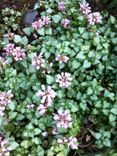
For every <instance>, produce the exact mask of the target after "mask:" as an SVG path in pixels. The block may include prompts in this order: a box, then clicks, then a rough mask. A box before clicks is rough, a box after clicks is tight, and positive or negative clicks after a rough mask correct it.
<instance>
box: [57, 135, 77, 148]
mask: <svg viewBox="0 0 117 156" xmlns="http://www.w3.org/2000/svg"><path fill="white" fill-rule="evenodd" d="M57 143H58V144H67V146H68V147H69V148H71V149H78V140H77V138H75V137H70V138H65V137H64V138H63V139H58V140H57Z"/></svg>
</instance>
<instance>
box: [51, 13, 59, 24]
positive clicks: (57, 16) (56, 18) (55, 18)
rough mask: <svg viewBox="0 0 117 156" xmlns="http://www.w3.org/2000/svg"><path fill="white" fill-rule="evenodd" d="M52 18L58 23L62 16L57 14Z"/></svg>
mask: <svg viewBox="0 0 117 156" xmlns="http://www.w3.org/2000/svg"><path fill="white" fill-rule="evenodd" d="M52 19H53V21H54V22H55V23H58V22H59V21H60V20H61V16H60V15H58V14H57V15H54V16H52Z"/></svg>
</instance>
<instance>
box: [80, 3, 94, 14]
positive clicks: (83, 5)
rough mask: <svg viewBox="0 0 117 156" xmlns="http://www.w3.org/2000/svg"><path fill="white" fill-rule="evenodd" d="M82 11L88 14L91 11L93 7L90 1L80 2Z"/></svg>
mask: <svg viewBox="0 0 117 156" xmlns="http://www.w3.org/2000/svg"><path fill="white" fill-rule="evenodd" d="M80 11H81V12H82V13H83V14H84V15H88V14H89V13H90V12H91V7H90V6H89V3H86V2H83V3H81V4H80Z"/></svg>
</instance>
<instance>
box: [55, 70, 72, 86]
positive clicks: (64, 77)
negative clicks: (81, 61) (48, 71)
mask: <svg viewBox="0 0 117 156" xmlns="http://www.w3.org/2000/svg"><path fill="white" fill-rule="evenodd" d="M71 80H72V77H71V74H70V73H67V72H65V73H64V72H62V73H61V74H58V75H57V80H56V82H58V83H59V86H60V87H63V88H68V87H69V86H70V84H71Z"/></svg>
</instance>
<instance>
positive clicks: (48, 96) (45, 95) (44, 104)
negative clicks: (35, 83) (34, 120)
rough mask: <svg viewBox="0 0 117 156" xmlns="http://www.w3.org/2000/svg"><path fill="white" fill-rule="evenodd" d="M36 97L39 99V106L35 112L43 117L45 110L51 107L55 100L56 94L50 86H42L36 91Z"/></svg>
mask: <svg viewBox="0 0 117 156" xmlns="http://www.w3.org/2000/svg"><path fill="white" fill-rule="evenodd" d="M36 96H38V97H41V104H40V105H39V106H38V108H37V110H38V111H39V113H40V114H41V115H43V114H44V113H45V112H46V110H47V108H48V107H50V106H51V105H52V101H53V99H54V98H55V96H56V93H55V91H54V90H53V89H52V87H51V86H47V87H46V86H44V85H42V89H41V90H38V92H37V93H36Z"/></svg>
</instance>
